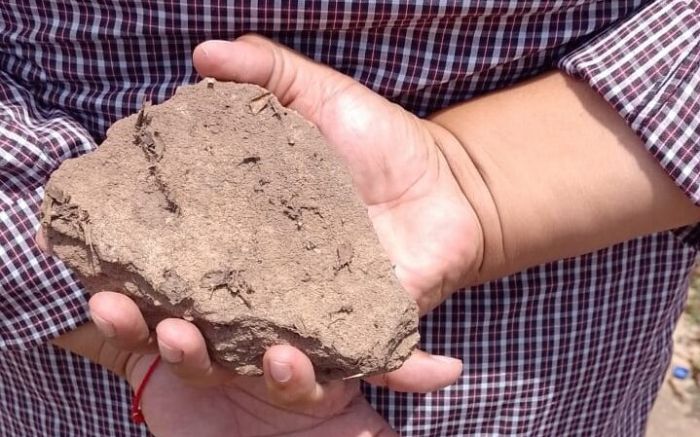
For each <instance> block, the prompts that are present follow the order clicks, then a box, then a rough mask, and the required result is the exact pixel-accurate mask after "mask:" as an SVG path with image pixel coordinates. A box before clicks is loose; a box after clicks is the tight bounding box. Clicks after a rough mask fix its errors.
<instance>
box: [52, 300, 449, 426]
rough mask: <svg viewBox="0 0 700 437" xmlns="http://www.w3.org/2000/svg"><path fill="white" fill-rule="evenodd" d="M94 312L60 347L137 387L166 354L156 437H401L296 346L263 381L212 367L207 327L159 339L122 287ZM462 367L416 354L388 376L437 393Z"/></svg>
mask: <svg viewBox="0 0 700 437" xmlns="http://www.w3.org/2000/svg"><path fill="white" fill-rule="evenodd" d="M90 311H91V314H92V317H93V320H94V325H92V324H91V325H86V326H84V327H81V328H79V329H78V330H76V331H73V332H71V333H69V334H67V335H64V336H62V337H59V339H57V340H56V341H55V344H57V345H58V346H61V347H63V348H66V349H69V350H72V351H74V352H77V353H79V354H81V355H84V356H87V357H88V358H90V359H91V360H93V361H96V362H98V363H99V364H101V365H103V366H105V367H107V368H109V369H111V370H113V371H115V372H117V373H120V374H122V375H123V376H125V377H126V379H127V380H128V381H129V383H130V384H131V386H132V387H133V388H134V389H136V388H137V387H138V386H139V385H140V384H141V381H142V380H143V377H144V375H145V373H146V371H147V369H148V367H149V366H150V365H151V363H152V362H153V359H154V357H155V354H154V352H158V351H159V352H160V355H161V357H162V362H161V365H159V366H158V367H156V370H155V371H154V373H153V374H152V376H151V378H150V380H149V381H148V382H147V383H146V385H145V390H144V393H143V399H142V410H143V415H144V417H145V419H146V423H147V425H148V427H149V430H150V431H151V432H152V433H153V434H154V435H156V436H166V437H189V436H192V435H197V436H202V437H222V436H278V435H286V436H299V437H302V436H303V437H315V436H318V437H325V436H329V435H333V436H338V437H364V436H367V437H369V436H380V435H381V436H392V435H396V434H394V432H393V431H392V430H391V428H390V427H389V425H388V424H387V423H386V422H385V421H384V419H382V418H381V417H380V416H379V415H378V414H377V413H376V412H375V411H374V410H373V409H372V407H371V406H370V405H369V404H368V402H367V401H366V400H365V399H364V398H363V397H362V395H361V393H360V390H359V382H358V380H351V381H334V382H330V383H326V384H319V383H317V382H316V377H315V374H314V369H313V366H312V364H311V362H310V361H309V359H308V358H307V357H306V356H305V355H304V354H302V353H301V352H300V351H299V350H297V349H295V348H293V347H291V346H285V345H280V346H274V347H272V348H270V349H268V351H267V352H266V353H265V356H264V358H263V369H264V372H265V373H264V377H263V378H253V377H242V376H235V375H232V374H231V373H230V372H228V371H226V370H225V369H223V368H222V367H220V366H218V365H216V364H214V363H212V361H211V360H210V358H209V355H208V353H207V348H206V344H205V342H204V338H203V337H202V335H201V333H200V332H199V330H198V329H197V328H196V327H195V326H194V325H193V324H191V323H189V322H187V321H185V320H181V319H166V320H164V321H162V322H160V323H159V325H158V326H157V328H156V335H155V336H153V335H151V333H150V332H149V329H148V326H147V325H146V322H145V320H144V319H143V317H142V315H141V313H140V311H139V308H138V307H137V305H136V303H134V302H133V301H132V300H131V299H129V298H128V297H127V296H125V295H122V294H119V293H112V292H102V293H97V294H96V295H95V296H93V297H92V299H91V300H90ZM97 330H99V331H100V332H99V333H98V332H97ZM100 334H101V335H100ZM105 338H106V341H105ZM461 370H462V366H461V362H460V361H459V360H455V359H450V358H446V357H434V356H432V355H429V354H426V353H424V352H416V353H415V354H414V355H413V356H412V357H411V358H410V359H409V360H408V361H407V362H406V363H405V364H404V365H403V367H401V368H400V369H399V370H397V371H394V372H392V373H390V374H387V375H386V376H384V377H380V378H379V382H380V383H383V384H386V385H388V386H389V387H391V388H394V389H397V390H411V391H419V392H429V391H434V390H437V389H439V388H441V387H444V386H447V385H449V384H451V383H453V382H454V381H455V380H456V379H457V378H458V377H459V375H460V374H461Z"/></svg>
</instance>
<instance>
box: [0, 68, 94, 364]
mask: <svg viewBox="0 0 700 437" xmlns="http://www.w3.org/2000/svg"><path fill="white" fill-rule="evenodd" d="M94 147H95V145H94V142H93V140H92V138H91V137H90V135H89V134H88V133H87V132H86V131H85V129H83V128H82V127H81V126H79V125H78V123H76V122H75V121H74V120H73V119H71V118H70V117H69V116H67V115H66V114H65V113H62V112H61V111H57V110H55V109H46V108H42V107H41V105H40V104H39V103H38V102H37V101H36V100H35V99H34V96H33V95H32V94H31V93H30V92H29V91H28V90H26V89H25V88H23V87H22V86H21V85H19V84H18V83H16V82H14V81H13V79H12V77H10V76H9V75H7V74H5V73H3V72H0V352H4V351H8V350H26V349H28V348H31V347H33V346H35V345H37V344H40V343H44V342H46V341H48V340H49V339H51V338H53V337H56V336H58V335H61V334H63V333H65V332H67V331H69V330H72V329H75V328H76V327H77V326H79V325H80V324H82V323H84V322H85V321H87V320H88V311H87V293H86V292H85V290H84V289H83V287H82V286H81V285H80V283H79V282H78V281H77V280H76V279H75V277H74V276H73V275H72V274H71V272H70V270H69V269H68V268H67V267H66V266H65V265H64V264H63V263H61V262H60V261H59V260H58V259H56V258H54V257H52V256H48V255H45V254H44V253H42V252H41V250H39V248H38V247H37V245H36V243H35V235H36V232H37V230H38V228H39V209H40V206H41V202H42V198H43V193H44V189H43V185H44V183H45V182H46V180H47V179H48V177H49V175H50V174H51V172H52V171H53V170H54V169H55V168H56V167H58V165H59V164H60V163H61V162H62V161H63V160H64V159H68V158H71V157H74V156H77V155H79V154H82V153H85V152H86V151H88V150H91V149H92V148H94Z"/></svg>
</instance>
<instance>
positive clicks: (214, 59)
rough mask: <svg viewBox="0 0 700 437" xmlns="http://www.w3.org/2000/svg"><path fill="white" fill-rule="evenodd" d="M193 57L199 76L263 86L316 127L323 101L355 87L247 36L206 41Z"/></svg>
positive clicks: (288, 52) (267, 42)
mask: <svg viewBox="0 0 700 437" xmlns="http://www.w3.org/2000/svg"><path fill="white" fill-rule="evenodd" d="M192 56H193V62H194V65H195V67H196V68H197V71H198V72H199V73H200V74H201V75H202V76H211V77H216V78H218V79H221V80H229V81H236V82H248V83H254V84H257V85H260V86H263V87H265V88H267V89H268V90H270V91H271V92H272V93H273V94H275V95H276V96H277V98H278V99H279V100H280V102H281V103H282V104H283V105H285V106H289V107H291V108H293V109H296V110H298V111H299V112H301V113H302V114H304V115H305V116H306V117H307V118H309V119H310V120H311V121H312V122H314V123H315V124H317V125H319V124H321V123H320V121H321V120H320V119H319V114H320V111H319V108H320V107H322V106H323V104H324V102H326V101H327V100H329V99H331V98H332V97H333V96H334V95H336V94H338V92H339V90H342V89H343V88H346V87H349V86H352V85H356V84H357V83H356V82H355V81H354V80H352V79H351V78H349V77H347V76H345V75H343V74H341V73H338V72H337V71H335V70H332V69H331V68H328V67H326V66H323V65H321V64H318V63H315V62H313V61H311V60H310V59H308V58H306V57H304V56H302V55H300V54H299V53H297V52H294V51H292V50H290V49H287V48H285V47H282V46H280V45H278V44H275V43H273V42H272V41H270V40H268V39H266V38H263V37H260V36H257V35H246V36H243V37H240V38H238V39H237V40H235V41H233V42H229V41H207V42H205V43H202V44H200V45H199V46H198V47H197V48H196V49H195V51H194V53H193V55H192ZM358 86H359V85H358ZM368 93H369V91H368Z"/></svg>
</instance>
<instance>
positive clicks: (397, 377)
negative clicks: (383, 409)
mask: <svg viewBox="0 0 700 437" xmlns="http://www.w3.org/2000/svg"><path fill="white" fill-rule="evenodd" d="M461 374H462V362H461V361H460V360H458V359H456V358H450V357H445V356H441V355H431V354H428V353H426V352H423V351H420V350H416V351H414V352H413V355H411V357H410V358H409V359H408V360H407V361H406V362H405V363H404V364H403V366H401V367H400V368H399V369H398V370H394V371H393V372H389V373H384V374H381V375H375V376H370V377H368V378H365V381H367V382H369V383H370V384H372V385H379V386H382V387H387V388H390V389H391V390H395V391H403V392H416V393H428V392H431V391H435V390H439V389H441V388H444V387H447V386H448V385H451V384H454V383H455V382H456V381H457V380H458V379H459V377H460V375H461Z"/></svg>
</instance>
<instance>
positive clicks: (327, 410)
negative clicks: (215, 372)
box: [129, 356, 393, 437]
mask: <svg viewBox="0 0 700 437" xmlns="http://www.w3.org/2000/svg"><path fill="white" fill-rule="evenodd" d="M151 359H152V357H151V356H144V357H142V358H141V359H139V360H138V362H137V363H136V364H135V366H134V370H133V372H132V374H131V375H130V378H129V379H130V380H132V382H134V383H137V382H138V381H140V380H141V378H142V375H143V374H144V373H145V371H146V367H147V366H148V365H149V363H150V361H151ZM147 387H148V389H147V390H146V391H145V393H144V397H143V402H142V407H143V411H144V415H145V417H146V418H147V423H148V427H149V430H150V431H151V432H152V433H153V434H154V435H155V436H168V437H180V436H182V437H189V436H193V435H196V436H202V437H222V436H231V437H236V436H274V435H281V434H284V435H289V436H300V437H301V436H308V437H315V436H318V437H325V436H329V435H338V430H343V434H342V435H347V436H352V437H362V436H373V435H380V434H381V435H385V434H384V433H386V435H393V432H391V430H390V429H389V427H388V425H387V424H386V422H384V420H383V419H382V418H381V417H379V415H377V413H376V412H374V411H373V410H372V408H371V407H370V405H369V404H368V403H367V401H366V400H365V399H364V398H362V396H361V394H360V391H359V385H358V384H357V382H354V383H348V384H347V385H346V387H344V390H343V391H342V392H341V393H339V396H337V399H333V400H329V401H330V402H327V403H325V404H324V405H323V406H321V407H320V408H319V407H316V408H315V409H314V410H313V414H311V412H310V411H306V412H305V411H301V412H293V411H292V410H287V409H284V408H282V407H278V406H275V405H273V404H272V403H271V402H270V400H268V399H267V395H266V393H265V386H264V383H263V381H262V380H261V379H260V378H239V379H236V380H235V382H232V383H230V384H229V385H219V386H215V387H206V388H197V387H194V386H192V385H191V384H188V383H186V382H184V381H182V379H180V378H178V377H177V376H176V375H174V374H173V373H172V372H170V371H169V370H168V368H167V367H164V366H159V367H158V368H156V370H155V372H154V373H153V375H152V377H151V379H150V380H149V382H148V386H147Z"/></svg>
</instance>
